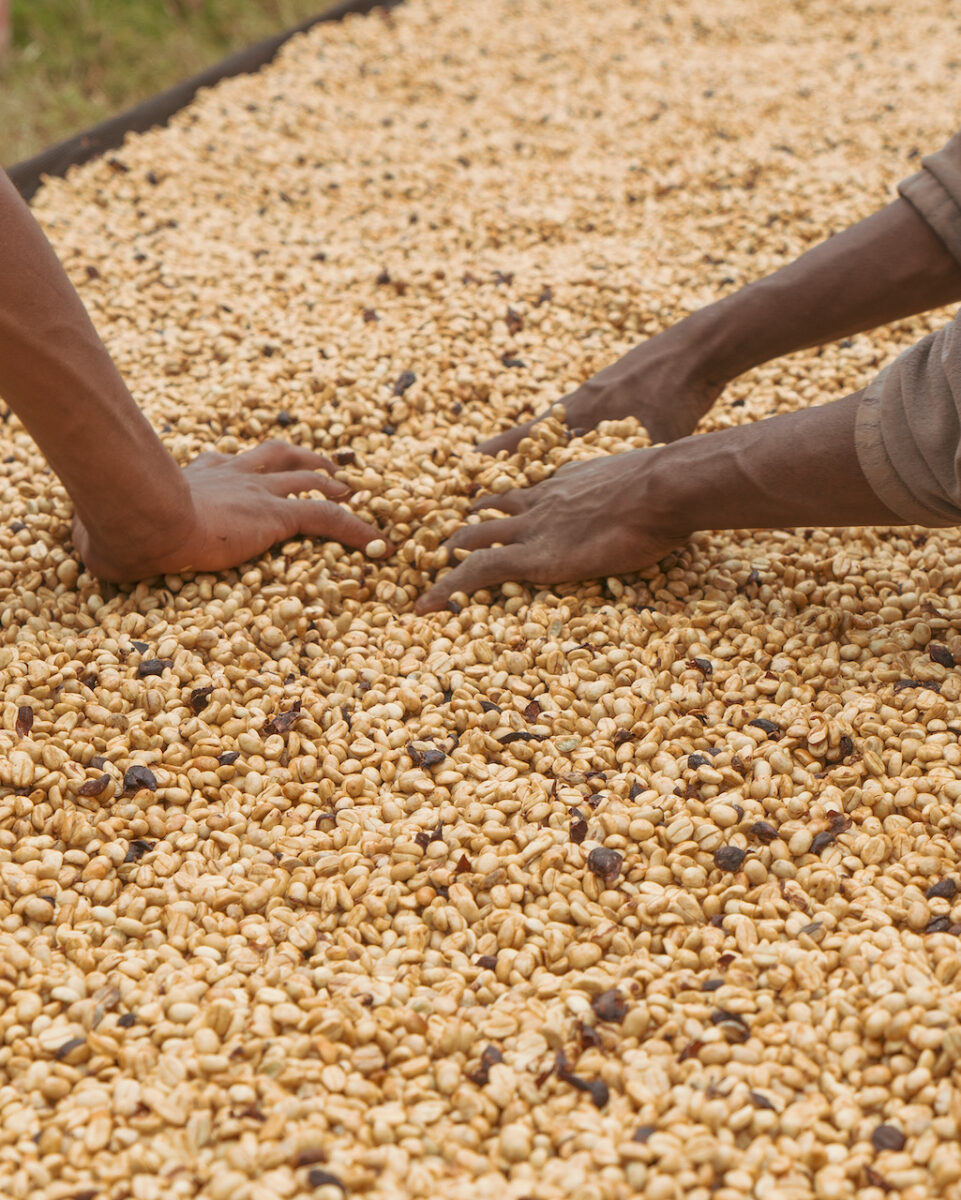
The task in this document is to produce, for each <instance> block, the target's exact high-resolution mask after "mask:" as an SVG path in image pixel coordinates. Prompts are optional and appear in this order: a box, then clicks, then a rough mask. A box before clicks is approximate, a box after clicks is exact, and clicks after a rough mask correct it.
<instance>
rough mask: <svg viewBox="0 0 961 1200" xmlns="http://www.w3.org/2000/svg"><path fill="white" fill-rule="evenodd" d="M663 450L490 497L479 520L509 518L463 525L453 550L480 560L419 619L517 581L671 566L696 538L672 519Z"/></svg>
mask: <svg viewBox="0 0 961 1200" xmlns="http://www.w3.org/2000/svg"><path fill="white" fill-rule="evenodd" d="M662 453H663V452H662V451H660V450H656V449H655V450H634V451H629V452H627V453H624V454H613V455H609V456H607V457H604V458H597V459H594V460H592V461H590V462H581V463H570V464H568V465H567V466H565V467H561V469H560V470H559V471H557V472H556V473H555V474H554V475H552V476H551V477H550V478H549V479H545V480H544V481H543V483H539V484H537V485H536V486H534V487H531V488H520V489H517V490H515V491H510V492H506V493H504V494H503V495H499V496H484V497H481V498H480V499H479V500H478V501H476V502H475V504H474V511H475V512H477V511H480V510H481V509H498V510H500V511H501V512H503V513H507V514H508V516H507V517H506V518H501V519H493V520H488V521H484V522H482V523H481V524H477V525H463V526H461V528H460V529H458V530H457V532H456V533H454V534H453V536H452V537H450V538H448V539H447V541H446V542H445V543H444V548H445V549H446V550H447V552H448V556H449V557H450V558H451V559H453V557H454V552H455V551H457V550H469V551H471V554H470V556H469V557H468V558H466V559H465V560H464V561H463V562H461V563H459V565H457V566H456V567H455V568H454V570H452V571H450V572H448V574H446V575H445V576H444V577H443V578H442V579H440V580H438V581H437V583H435V584H434V586H433V587H432V588H431V589H430V590H429V591H428V592H426V593H425V594H424V595H423V596H421V597H420V599H419V600H418V601H417V604H416V611H417V612H419V613H429V612H437V611H439V610H440V609H442V608H444V607H445V606H446V604H447V602H448V601H449V600H450V598H451V596H452V595H454V593H455V592H467V593H470V592H474V591H477V590H478V589H479V588H488V587H493V586H495V585H497V584H500V583H505V582H507V580H520V579H523V580H525V581H528V582H530V583H534V584H541V585H545V584H550V583H559V582H562V581H563V582H573V581H577V580H581V579H595V578H597V577H598V576H606V575H622V574H624V573H625V572H628V571H636V570H639V569H640V568H642V567H646V566H649V565H650V564H651V563H655V562H657V561H658V560H659V559H661V558H663V557H664V556H665V555H666V554H668V553H669V552H670V551H671V550H673V549H674V547H675V546H677V545H678V543H680V542H682V541H683V540H684V538H685V537H686V535H687V533H688V532H689V531H688V530H687V529H686V528H684V527H682V526H680V525H679V524H678V520H677V515H676V514H675V513H673V512H672V511H671V506H670V502H669V500H668V498H667V489H666V488H665V487H664V486H663V482H662V480H661V473H660V472H659V471H658V470H657V466H658V462H659V459H660V455H661V454H662Z"/></svg>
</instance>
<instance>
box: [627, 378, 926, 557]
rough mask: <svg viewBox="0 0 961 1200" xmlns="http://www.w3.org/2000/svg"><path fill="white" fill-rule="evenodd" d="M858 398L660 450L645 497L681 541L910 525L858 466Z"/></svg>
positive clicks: (693, 438)
mask: <svg viewBox="0 0 961 1200" xmlns="http://www.w3.org/2000/svg"><path fill="white" fill-rule="evenodd" d="M860 399H861V393H860V392H856V393H854V395H851V396H846V397H845V398H844V399H843V400H837V401H834V402H833V403H831V404H825V405H821V406H819V407H816V408H808V409H803V410H801V411H800V412H795V413H786V414H784V415H782V416H777V417H769V418H768V419H767V420H764V421H757V422H753V423H752V424H749V425H740V426H737V427H736V428H733V429H726V430H722V431H719V432H717V433H712V434H709V435H706V436H700V437H696V436H695V437H687V438H683V439H682V440H681V441H678V442H674V443H673V444H672V445H670V446H666V447H664V448H663V449H658V450H656V451H655V452H654V453H655V454H656V455H657V456H658V457H657V458H656V459H655V460H654V465H653V469H652V471H651V473H650V476H649V478H647V479H646V480H645V483H644V491H645V493H646V494H647V495H653V496H656V497H658V500H657V505H658V508H659V510H660V517H659V520H660V522H661V523H662V524H664V525H665V527H669V528H670V529H671V531H672V533H673V534H674V535H675V536H676V537H677V538H678V539H680V538H683V537H686V536H687V535H688V534H690V533H693V532H694V531H696V530H701V529H780V528H797V527H799V526H848V525H903V524H904V523H905V522H904V521H903V520H902V519H901V518H900V517H899V516H897V515H896V514H895V513H894V512H892V511H891V510H890V509H889V508H887V507H886V506H885V505H884V503H883V502H882V501H881V500H879V499H878V497H877V496H876V495H875V494H874V492H873V491H872V490H871V487H870V486H869V484H868V482H867V480H866V479H865V477H864V474H863V472H862V470H861V467H860V465H859V463H858V456H857V451H856V448H855V439H854V434H855V421H856V417H857V410H858V405H859V403H860ZM647 453H650V452H649V451H640V454H641V455H644V454H647ZM640 461H643V460H640Z"/></svg>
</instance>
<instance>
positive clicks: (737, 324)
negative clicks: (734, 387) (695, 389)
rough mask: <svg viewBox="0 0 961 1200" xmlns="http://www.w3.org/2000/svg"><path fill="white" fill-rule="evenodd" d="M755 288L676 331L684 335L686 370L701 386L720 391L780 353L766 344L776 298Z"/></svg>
mask: <svg viewBox="0 0 961 1200" xmlns="http://www.w3.org/2000/svg"><path fill="white" fill-rule="evenodd" d="M760 282H761V283H764V282H766V281H763V280H762V281H760ZM758 286H759V285H758V284H749V285H748V286H747V287H744V288H742V289H741V290H740V291H738V292H734V293H733V294H732V295H730V296H725V297H724V299H723V300H717V301H715V302H714V303H713V304H709V305H707V306H706V307H705V308H702V309H699V310H698V311H697V312H695V313H692V314H691V315H690V316H689V317H686V318H685V319H684V320H683V321H681V322H680V323H679V324H678V325H677V326H676V327H675V328H676V329H677V331H678V332H679V333H681V334H683V337H684V343H685V348H686V354H687V358H688V363H689V369H691V370H692V371H693V372H694V374H695V375H696V377H697V378H698V379H699V380H700V381H701V382H702V383H703V384H705V385H707V386H709V387H713V388H717V389H718V391H720V390H722V389H723V388H725V387H726V386H727V385H728V384H729V383H730V382H731V381H732V380H733V379H736V378H737V377H738V376H739V375H743V374H744V373H745V372H746V371H750V370H752V369H753V368H754V367H757V366H760V365H761V364H762V363H765V362H768V361H769V360H770V359H772V358H776V357H777V355H778V354H779V353H780V352H781V351H779V350H778V349H776V348H772V347H770V346H769V345H768V344H767V343H768V342H769V341H770V337H769V333H770V326H771V325H772V324H774V323H776V312H777V309H776V304H777V301H776V298H771V297H761V296H760V295H759V293H758ZM772 304H773V305H774V306H775V307H774V308H773V309H772Z"/></svg>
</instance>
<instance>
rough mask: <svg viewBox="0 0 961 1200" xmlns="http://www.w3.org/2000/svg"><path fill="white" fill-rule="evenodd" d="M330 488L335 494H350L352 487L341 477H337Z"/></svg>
mask: <svg viewBox="0 0 961 1200" xmlns="http://www.w3.org/2000/svg"><path fill="white" fill-rule="evenodd" d="M330 490H331V492H332V493H333V494H334V495H335V496H349V495H350V488H349V487H348V486H347V484H346V483H341V482H340V480H339V479H335V480H334V481H333V483H332V484H331V485H330Z"/></svg>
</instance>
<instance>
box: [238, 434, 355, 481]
mask: <svg viewBox="0 0 961 1200" xmlns="http://www.w3.org/2000/svg"><path fill="white" fill-rule="evenodd" d="M236 462H237V466H238V467H240V469H241V470H242V471H250V472H253V473H255V474H268V473H272V472H274V471H297V470H308V471H309V470H313V471H326V472H327V473H328V474H329V475H333V474H334V472H335V471H336V470H337V464H336V463H334V462H331V460H330V459H329V458H325V457H324V455H323V454H315V453H314V451H313V450H308V449H307V448H306V446H295V445H293V444H292V443H291V442H284V441H282V440H281V439H280V438H272V439H271V440H270V441H269V442H263V443H262V444H261V445H259V446H255V447H254V448H253V450H245V451H244V452H243V453H242V454H238V455H237V458H236Z"/></svg>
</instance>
